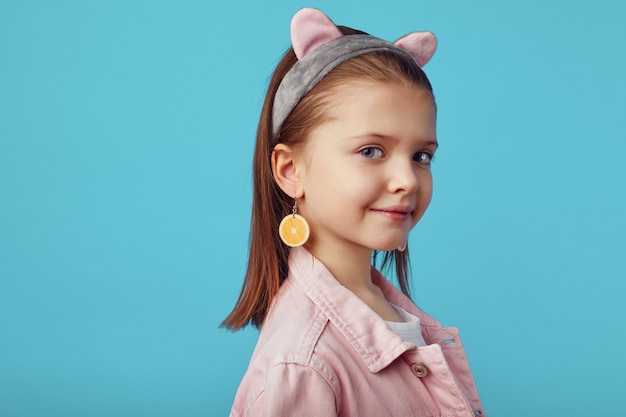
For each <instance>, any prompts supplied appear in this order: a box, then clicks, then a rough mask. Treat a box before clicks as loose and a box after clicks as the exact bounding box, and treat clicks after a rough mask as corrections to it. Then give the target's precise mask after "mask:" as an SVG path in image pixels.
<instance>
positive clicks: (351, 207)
mask: <svg viewBox="0 0 626 417" xmlns="http://www.w3.org/2000/svg"><path fill="white" fill-rule="evenodd" d="M331 100H332V101H331V103H330V105H329V106H328V114H327V116H328V117H327V119H326V121H325V122H324V123H322V124H321V125H319V126H317V127H316V128H314V129H313V131H312V132H311V134H310V135H309V137H308V138H307V140H306V143H305V145H304V147H303V148H301V154H300V156H301V158H300V161H301V163H300V164H299V175H300V180H301V185H302V190H303V192H304V195H303V197H302V198H301V199H299V205H298V210H299V212H300V213H301V214H302V215H303V216H304V217H305V218H306V219H307V220H308V222H309V224H310V226H311V237H310V240H309V245H310V246H311V249H312V250H313V251H314V253H315V251H316V247H320V248H324V249H325V250H326V251H327V250H329V249H330V250H340V251H342V252H343V251H344V250H345V249H348V248H350V247H355V248H357V247H358V248H367V249H369V250H371V249H376V250H393V249H395V248H397V247H398V246H400V245H401V244H402V243H403V242H404V241H405V240H406V238H407V235H408V233H409V231H410V230H411V229H412V228H413V226H415V224H416V223H417V221H418V220H419V219H420V217H421V216H422V215H423V214H424V212H425V211H426V208H427V207H428V204H429V203H430V200H431V196H432V175H431V170H430V161H431V158H432V157H433V155H434V153H435V150H436V149H437V135H436V122H435V120H436V110H435V106H434V102H433V99H432V97H430V95H429V94H428V93H426V92H425V90H423V89H421V88H418V87H415V86H410V85H407V84H399V83H382V82H375V81H356V82H352V83H349V84H348V85H345V86H341V87H339V88H337V89H336V90H335V91H334V94H333V98H332V99H331Z"/></svg>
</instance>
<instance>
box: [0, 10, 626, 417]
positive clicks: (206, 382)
mask: <svg viewBox="0 0 626 417" xmlns="http://www.w3.org/2000/svg"><path fill="white" fill-rule="evenodd" d="M624 4H625V3H624V2H619V1H602V0H600V1H595V2H589V1H564V0H563V1H557V0H554V1H539V0H527V1H524V2H521V1H517V2H502V1H495V0H494V1H487V0H480V1H471V2H470V1H461V0H458V1H445V2H444V1H434V0H431V1H428V2H426V1H415V0H412V1H408V0H407V1H403V0H388V1H384V2H383V1H380V2H362V1H342V2H337V1H330V0H327V1H311V2H307V3H303V2H300V1H272V2H257V1H246V2H230V3H227V2H219V3H217V2H209V1H188V0H187V1H186V0H183V1H173V0H172V1H137V0H132V1H121V0H118V1H98V2H96V1H54V2H47V1H28V0H26V1H9V0H2V1H1V2H0V416H2V417H5V416H7V417H8V416H10V417H18V416H64V417H68V416H220V415H221V416H223V415H227V414H228V410H229V407H230V404H231V402H232V399H233V396H234V393H235V390H236V388H237V385H238V383H239V380H240V378H241V376H242V375H243V373H244V371H245V368H246V366H247V361H248V359H249V356H250V353H251V351H252V349H253V347H254V343H255V339H256V331H255V330H253V329H246V330H245V331H242V332H238V333H234V334H232V333H230V332H228V331H225V330H220V329H218V325H219V323H220V322H221V320H222V319H223V318H224V317H225V316H226V315H227V314H228V312H229V311H230V309H231V308H232V306H233V305H234V302H235V300H236V298H237V295H238V292H239V288H240V286H241V282H242V277H243V274H244V270H245V261H246V253H247V239H248V236H247V234H248V224H249V216H250V201H251V156H252V150H253V143H254V133H255V129H256V122H257V119H258V114H259V111H260V106H261V103H262V99H263V94H264V90H265V88H266V84H267V82H268V79H269V76H270V74H271V72H272V70H273V68H274V66H275V64H276V63H277V61H278V59H279V56H280V55H281V54H282V52H283V51H284V50H285V48H286V47H287V46H288V45H289V39H288V27H289V20H290V18H291V16H292V15H293V13H294V12H295V11H296V10H297V9H299V8H300V7H303V6H314V7H319V8H322V9H323V10H324V11H325V12H326V13H327V14H328V15H329V16H330V17H331V18H332V19H333V20H334V21H335V22H336V23H338V24H345V25H349V26H353V27H357V28H359V29H362V30H365V31H368V32H370V33H372V34H374V35H377V36H380V37H383V38H386V39H390V40H393V39H396V38H398V37H399V36H401V35H403V34H405V33H407V32H409V31H412V30H420V29H429V30H432V31H434V32H435V33H436V34H437V36H438V38H439V41H440V46H439V50H438V52H437V54H436V55H435V57H434V58H433V60H432V61H431V63H429V64H428V65H427V66H426V68H425V69H426V72H427V73H428V74H429V76H430V78H431V81H432V82H433V84H434V87H435V94H436V97H437V100H438V105H439V120H438V121H439V139H440V143H441V148H440V152H439V154H438V157H437V160H436V161H435V163H434V166H433V171H434V176H435V196H434V200H433V203H432V205H431V208H430V210H429V212H427V214H426V216H425V217H424V219H423V220H422V221H421V222H420V224H419V225H418V227H417V228H416V230H415V231H414V232H413V234H412V236H411V246H412V253H413V256H412V261H413V272H414V275H415V279H414V281H413V291H414V294H415V299H416V301H417V302H418V304H420V305H421V306H422V307H423V308H424V309H425V310H426V311H428V312H429V313H431V314H433V315H435V316H436V317H438V318H439V319H441V321H442V322H443V323H444V324H447V325H456V326H458V327H460V328H461V330H462V333H463V337H464V342H465V345H466V349H467V351H468V353H469V356H470V360H471V363H472V366H473V369H474V373H475V378H476V380H477V383H478V385H479V388H480V392H481V395H482V398H483V402H484V404H485V407H486V409H487V412H488V413H490V414H491V415H492V416H509V417H515V416H527V415H534V416H554V415H567V416H589V415H626V405H624V401H623V394H624V390H625V389H626V383H625V382H624V372H625V371H626V355H624V347H623V346H624V342H626V338H625V336H624V330H623V326H624V324H625V318H626V307H625V306H626V303H625V302H624V295H625V292H626V287H625V284H624V279H625V278H626V256H625V255H626V250H625V247H626V241H625V240H626V239H625V237H624V236H625V235H626V220H625V216H624V215H625V214H626V190H625V187H624V184H623V183H624V180H626V168H625V165H624V161H623V159H624V153H625V152H626V144H625V139H626V128H625V127H624V110H625V105H624V97H625V95H626V82H625V77H624V73H625V72H626V60H625V54H624V51H625V44H626V42H625V41H626V25H625V24H624V16H625V15H626V6H624Z"/></svg>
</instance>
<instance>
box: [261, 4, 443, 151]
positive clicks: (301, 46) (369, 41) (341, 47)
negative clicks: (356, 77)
mask: <svg viewBox="0 0 626 417" xmlns="http://www.w3.org/2000/svg"><path fill="white" fill-rule="evenodd" d="M291 44H292V46H293V50H294V52H295V53H296V57H297V58H298V62H296V63H295V65H294V66H293V67H292V68H291V69H290V70H289V71H288V72H287V74H286V75H285V77H284V78H283V80H282V81H281V83H280V85H279V86H278V90H277V91H276V95H275V97H274V105H273V107H272V138H273V139H274V140H276V139H277V138H278V137H279V134H280V130H281V128H282V125H283V123H284V122H285V119H287V117H288V116H289V114H291V112H292V111H293V109H294V108H295V107H296V105H297V104H298V103H299V102H300V100H301V99H302V98H303V97H304V96H305V95H307V94H308V93H309V92H310V91H311V90H312V89H313V87H315V86H316V85H317V84H318V83H319V82H320V81H321V79H322V78H324V76H325V75H326V74H328V73H329V72H330V71H332V70H333V69H334V68H335V67H337V66H338V65H339V64H341V63H343V62H345V61H347V60H349V59H350V58H354V57H356V56H359V55H363V54H366V53H369V52H377V51H385V52H391V53H394V54H398V55H401V56H403V57H406V58H408V59H410V60H413V61H415V63H416V64H417V65H418V66H419V67H420V68H421V67H423V66H424V65H425V64H426V63H427V62H428V61H429V60H430V58H432V56H433V54H434V53H435V49H436V48H437V38H435V35H433V34H432V33H431V32H412V33H409V34H408V35H406V36H403V37H402V38H400V39H398V40H397V41H395V42H394V43H391V42H387V41H385V40H382V39H379V38H375V37H373V36H370V35H345V36H344V35H343V34H342V33H341V31H340V30H339V28H338V27H337V26H335V24H334V23H333V22H332V21H331V20H330V19H329V18H328V16H326V15H325V14H324V13H323V12H322V11H321V10H318V9H310V8H306V9H301V10H299V11H298V12H297V13H296V14H295V15H294V16H293V18H292V20H291Z"/></svg>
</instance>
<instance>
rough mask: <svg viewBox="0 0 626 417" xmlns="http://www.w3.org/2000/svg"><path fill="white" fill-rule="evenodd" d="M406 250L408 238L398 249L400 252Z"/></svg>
mask: <svg viewBox="0 0 626 417" xmlns="http://www.w3.org/2000/svg"><path fill="white" fill-rule="evenodd" d="M405 250H406V240H405V241H404V242H402V244H401V245H400V246H398V251H399V252H404V251H405Z"/></svg>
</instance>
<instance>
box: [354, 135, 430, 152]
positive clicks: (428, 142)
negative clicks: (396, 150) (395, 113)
mask: <svg viewBox="0 0 626 417" xmlns="http://www.w3.org/2000/svg"><path fill="white" fill-rule="evenodd" d="M365 138H377V139H381V140H384V141H392V142H397V139H396V138H395V137H393V136H387V135H383V134H380V133H363V134H361V135H356V136H350V137H348V139H365ZM419 142H420V143H421V144H423V145H425V146H434V147H435V149H437V148H438V147H439V142H437V140H435V139H424V140H421V139H420V140H419Z"/></svg>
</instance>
